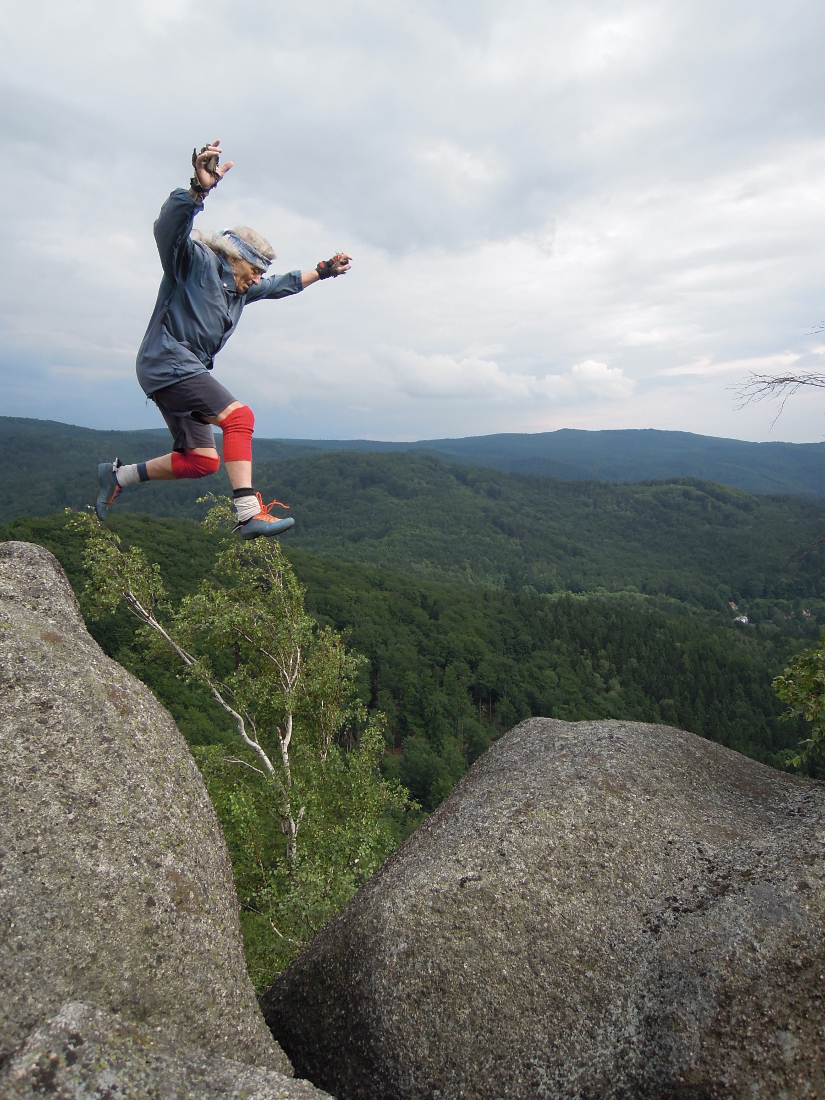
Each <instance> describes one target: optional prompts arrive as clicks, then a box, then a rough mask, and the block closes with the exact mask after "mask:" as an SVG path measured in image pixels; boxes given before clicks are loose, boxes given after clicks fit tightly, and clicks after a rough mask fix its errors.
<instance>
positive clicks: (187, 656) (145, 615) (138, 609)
mask: <svg viewBox="0 0 825 1100" xmlns="http://www.w3.org/2000/svg"><path fill="white" fill-rule="evenodd" d="M124 600H125V602H126V604H127V606H128V607H129V609H130V611H132V613H133V614H134V615H136V616H137V617H138V618H139V619H140V620H141V621H142V622H144V623H146V625H147V626H149V627H151V628H152V630H156V631H157V633H158V634H160V636H161V637H162V638H163V640H164V641H165V642H166V644H167V645H168V646H169V647H170V648H171V649H173V650H174V652H175V653H177V655H178V657H180V659H181V661H183V663H184V665H186V667H187V668H191V667H192V666H193V665H195V664H197V660H196V659H195V658H194V657H193V656H192V654H191V653H187V652H186V650H185V649H184V648H183V647H182V646H179V645H178V643H177V642H176V641H175V640H174V638H172V637H170V636H169V634H168V633H167V632H166V631H165V630H164V629H163V627H162V626H161V624H160V623H159V622H158V621H157V619H156V618H155V617H154V615H153V614H152V613H151V612H150V611H147V610H146V609H145V608H144V607H143V606H142V605H141V603H140V601H139V600H138V599H137V597H136V596H135V595H134V594H133V593H132V592H131V591H128V592H126V593H125V595H124ZM201 674H202V676H203V679H204V682H205V683H206V686H207V687H208V688H209V690H210V691H211V693H212V695H213V697H214V698H215V699H216V701H217V702H218V703H220V705H221V706H222V707H223V709H224V710H225V711H226V712H227V714H231V715H232V717H233V718H234V719H235V725H236V726H237V727H238V733H239V734H240V737H241V740H242V741H243V743H244V744H245V745H246V746H247V747H248V748H250V749H252V751H253V752H254V753H256V754H257V756H258V758H259V760H260V761H261V763H262V764H263V766H264V767H265V768H266V772H267V774H268V775H274V774H275V767H274V765H273V764H272V761H271V760H270V759H269V757H268V756H267V754H266V752H265V751H264V749H263V748H262V747H261V745H260V744H259V743H258V741H257V740H255V739H253V738H251V737H250V736H249V734H248V733H247V732H246V725H245V723H244V720H243V718H242V717H241V716H240V714H238V712H237V711H236V710H235V709H234V707H231V706H230V705H229V703H227V701H226V700H225V699H224V697H223V696H222V695H221V693H220V691H218V689H217V687H216V686H215V684H214V683H213V682H212V680H211V679H210V678H209V677H208V676H207V675H206V673H205V672H203V671H202V673H201Z"/></svg>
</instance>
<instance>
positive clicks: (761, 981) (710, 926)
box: [262, 719, 825, 1100]
mask: <svg viewBox="0 0 825 1100" xmlns="http://www.w3.org/2000/svg"><path fill="white" fill-rule="evenodd" d="M823 857H825V785H823V784H821V783H816V782H813V781H808V780H803V779H798V778H794V777H791V776H788V775H783V774H781V773H778V772H775V771H772V770H770V769H768V768H766V767H763V766H762V765H760V764H757V763H755V762H754V761H752V760H749V759H746V758H745V757H742V756H740V755H738V754H737V753H734V752H731V751H729V750H727V749H724V748H722V747H721V746H719V745H716V744H713V743H711V742H708V741H704V740H702V739H701V738H699V737H695V736H693V735H692V734H689V733H684V732H681V731H679V730H675V729H668V728H664V727H661V726H651V725H641V724H635V723H621V722H582V723H578V724H573V723H566V722H560V721H552V720H546V719H532V720H530V721H528V722H524V723H522V724H521V725H520V726H518V727H516V729H514V730H512V731H511V732H510V733H509V734H507V735H506V736H505V737H503V738H502V739H501V740H500V741H499V742H497V743H496V744H495V745H494V746H493V747H492V748H491V749H490V750H489V751H488V752H487V753H486V754H485V755H484V756H483V757H482V758H481V759H480V760H479V761H478V762H477V763H476V764H475V765H474V766H473V768H472V769H471V770H470V772H469V773H468V774H467V775H466V776H465V778H464V779H463V780H462V781H461V783H459V785H458V786H457V787H456V789H455V790H454V791H453V793H452V794H451V796H450V797H449V798H448V799H447V801H446V802H445V803H444V804H442V806H441V807H440V808H439V809H438V811H437V812H436V813H435V814H433V815H432V817H431V818H429V819H428V820H427V821H426V822H425V824H424V825H423V826H422V827H421V828H420V829H419V830H418V831H417V832H416V833H415V834H413V836H412V837H411V838H410V839H409V840H408V841H407V842H406V844H405V845H404V846H403V847H402V848H400V849H399V850H398V851H397V852H396V853H395V854H394V855H393V856H391V857H390V859H389V860H388V861H387V862H386V863H385V864H384V866H383V867H382V868H381V869H380V871H379V872H378V873H377V874H376V875H375V876H374V878H373V879H371V880H370V882H368V883H367V885H366V886H365V887H364V888H363V889H362V890H361V891H360V893H359V894H357V895H356V897H355V898H354V899H353V900H352V901H351V902H350V904H349V905H348V907H347V908H346V909H345V910H344V911H343V912H342V913H340V914H339V915H338V917H336V918H335V920H333V921H332V923H331V924H330V925H328V926H327V928H326V929H324V931H323V932H321V933H320V934H319V935H318V936H317V937H316V939H315V940H314V941H313V942H312V943H311V944H310V946H309V948H308V949H307V950H306V951H305V952H304V953H303V954H302V955H301V956H300V957H299V958H298V959H297V960H296V961H295V962H294V963H293V964H292V965H291V966H290V967H289V968H288V969H287V970H286V971H285V972H284V973H283V974H282V975H281V976H280V977H279V978H278V979H277V981H276V982H275V983H274V985H273V986H272V987H271V989H270V990H269V991H268V993H267V994H266V996H265V997H264V998H263V1000H262V1005H263V1008H264V1013H265V1015H266V1018H267V1021H268V1023H269V1024H270V1026H271V1027H272V1029H273V1033H274V1034H275V1035H276V1036H277V1038H278V1039H279V1040H280V1041H281V1043H282V1044H283V1046H284V1048H285V1050H286V1051H287V1053H288V1054H289V1055H290V1057H291V1058H292V1059H293V1061H294V1063H295V1066H296V1069H297V1070H298V1072H300V1073H301V1074H302V1075H305V1076H308V1077H310V1078H311V1079H312V1080H313V1081H315V1082H316V1083H317V1084H318V1085H319V1086H321V1087H324V1088H327V1089H329V1090H330V1091H331V1092H334V1093H335V1094H336V1095H337V1096H339V1098H342V1100H356V1098H357V1100H361V1098H363V1100H367V1098H369V1100H424V1098H427V1100H429V1098H432V1097H442V1098H456V1100H458V1098H462V1100H499V1098H501V1097H507V1098H508V1100H518V1098H523V1100H538V1098H543V1100H545V1098H559V1100H561V1098H562V1097H563V1098H565V1100H573V1098H581V1100H585V1098H586V1100H611V1098H612V1100H618V1098H620V1097H621V1098H622V1100H631V1098H646V1100H653V1098H665V1097H667V1098H669V1100H710V1098H713V1097H742V1098H744V1097H747V1098H748V1100H773V1098H776V1097H784V1098H786V1100H787V1098H792V1097H812V1096H814V1095H816V1096H820V1097H821V1096H822V1095H823V1090H825V1078H823V1047H824V1046H825V1038H823V1036H825V1014H823V1004H825V1001H823V997H824V996H825V925H823V917H825V858H823Z"/></svg>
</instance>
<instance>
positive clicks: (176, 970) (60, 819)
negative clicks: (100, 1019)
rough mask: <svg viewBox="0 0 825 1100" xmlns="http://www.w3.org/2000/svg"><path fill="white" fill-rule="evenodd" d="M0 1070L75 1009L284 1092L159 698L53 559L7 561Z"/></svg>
mask: <svg viewBox="0 0 825 1100" xmlns="http://www.w3.org/2000/svg"><path fill="white" fill-rule="evenodd" d="M0 807H2V812H0V1065H2V1064H3V1062H4V1061H6V1060H7V1059H9V1057H10V1056H11V1055H12V1054H13V1052H14V1051H16V1050H17V1049H18V1048H20V1047H21V1045H22V1044H23V1042H24V1041H25V1040H26V1038H27V1037H28V1036H29V1034H30V1033H31V1032H32V1031H33V1029H35V1028H36V1027H38V1026H39V1025H41V1024H42V1023H43V1022H44V1021H45V1020H47V1019H49V1018H50V1017H53V1016H54V1015H55V1013H57V1012H58V1010H59V1009H60V1007H61V1006H62V1005H64V1004H66V1003H67V1002H72V1001H81V1000H82V1001H87V1002H90V1003H92V1004H93V1005H96V1006H98V1007H99V1008H101V1009H105V1010H107V1011H109V1012H115V1013H120V1014H122V1016H123V1017H124V1018H125V1019H128V1020H130V1021H132V1022H135V1023H138V1024H141V1023H143V1024H146V1025H147V1026H150V1027H151V1028H152V1029H153V1030H155V1031H156V1032H157V1033H159V1034H162V1035H163V1037H164V1039H165V1040H166V1041H167V1042H169V1043H172V1044H180V1045H182V1046H185V1047H196V1048H201V1049H202V1050H204V1051H206V1052H209V1053H212V1054H219V1055H222V1056H223V1057H225V1058H231V1059H235V1060H237V1061H241V1062H246V1063H254V1064H257V1065H259V1066H264V1067H268V1068H270V1069H274V1070H278V1071H280V1072H282V1073H286V1074H290V1073H291V1067H290V1065H289V1061H288V1059H287V1058H286V1057H285V1056H284V1054H283V1051H281V1049H280V1048H279V1047H278V1046H277V1044H276V1043H275V1042H274V1041H273V1040H272V1037H271V1035H270V1033H269V1031H268V1030H267V1028H266V1025H265V1024H264V1021H263V1019H262V1017H261V1014H260V1011H259V1009H258V1005H257V1002H256V999H255V994H254V990H253V989H252V986H251V983H250V981H249V978H248V976H247V972H246V967H245V964H244V955H243V944H242V940H241V933H240V925H239V921H238V903H237V897H236V894H235V887H234V883H233V880H232V869H231V866H230V862H229V855H228V852H227V849H226V844H225V842H224V838H223V834H222V832H221V829H220V825H219V823H218V820H217V818H216V816H215V813H214V810H213V808H212V805H211V803H210V801H209V798H208V795H207V793H206V789H205V787H204V785H203V782H202V780H201V777H200V774H199V772H198V770H197V768H196V766H195V764H194V761H193V760H192V758H191V756H190V754H189V752H188V750H187V747H186V743H185V742H184V740H183V738H182V736H181V735H180V733H179V732H178V730H177V728H176V726H175V724H174V722H173V721H172V719H171V717H170V715H169V714H168V713H167V711H166V710H164V708H163V707H162V706H161V705H160V704H159V703H158V701H157V700H156V699H155V697H154V696H153V695H152V693H151V692H150V691H149V690H148V689H147V688H146V687H144V685H143V684H141V683H140V682H139V681H138V680H136V679H135V678H134V677H133V676H131V675H129V673H127V672H126V671H125V670H124V669H122V668H121V667H120V665H118V664H116V663H115V662H114V661H110V660H109V659H108V658H107V657H105V656H104V654H103V653H102V652H101V650H100V649H99V647H98V646H97V645H96V643H95V642H94V641H93V640H92V638H91V637H90V636H89V634H88V633H87V632H86V629H85V627H84V625H83V620H82V618H81V616H80V613H79V610H78V607H77V603H76V602H75V598H74V595H73V594H72V591H71V588H70V587H69V584H68V581H67V580H66V577H65V575H64V573H63V571H62V569H61V568H60V566H59V565H58V563H57V562H56V560H55V559H54V558H53V557H52V555H51V554H50V553H48V551H46V550H44V549H42V548H41V547H38V546H32V545H29V544H27V543H19V542H18V543H15V542H9V543H2V544H0Z"/></svg>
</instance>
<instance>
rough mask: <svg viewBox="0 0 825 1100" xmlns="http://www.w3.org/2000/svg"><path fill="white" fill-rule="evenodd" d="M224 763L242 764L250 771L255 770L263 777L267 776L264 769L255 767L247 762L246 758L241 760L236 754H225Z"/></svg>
mask: <svg viewBox="0 0 825 1100" xmlns="http://www.w3.org/2000/svg"><path fill="white" fill-rule="evenodd" d="M223 762H224V764H242V765H243V766H244V767H245V768H249V770H250V771H251V772H255V773H256V774H258V775H262V776H263V777H264V779H266V778H267V774H266V772H265V771H261V769H260V768H256V767H255V765H254V764H248V763H247V762H246V760H241V759H240V757H238V756H225V757H224V758H223Z"/></svg>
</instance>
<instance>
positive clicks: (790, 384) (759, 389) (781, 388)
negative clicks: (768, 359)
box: [730, 373, 825, 428]
mask: <svg viewBox="0 0 825 1100" xmlns="http://www.w3.org/2000/svg"><path fill="white" fill-rule="evenodd" d="M804 386H813V387H814V388H815V389H825V375H823V374H778V375H773V374H754V373H751V374H749V375H748V376H747V378H746V379H745V380H744V381H743V382H738V383H737V384H736V385H734V386H731V387H730V388H731V389H732V390H733V392H734V393H735V394H736V397H737V401H738V403H737V406H736V407H737V409H744V408H745V407H746V406H747V405H753V404H756V402H758V401H764V400H765V399H766V398H767V399H775V400H778V401H779V411H778V412H777V414H776V416H775V417H774V418H773V421H772V422H771V427H772V428H773V426H774V424H775V423H776V422H777V420H778V419H779V417H780V416H781V415H782V410H783V409H784V408H785V402H786V401H787V400H788V398H789V397H793V395H794V394H795V393H797V392H798V391H799V390H801V389H802V388H803V387H804Z"/></svg>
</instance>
